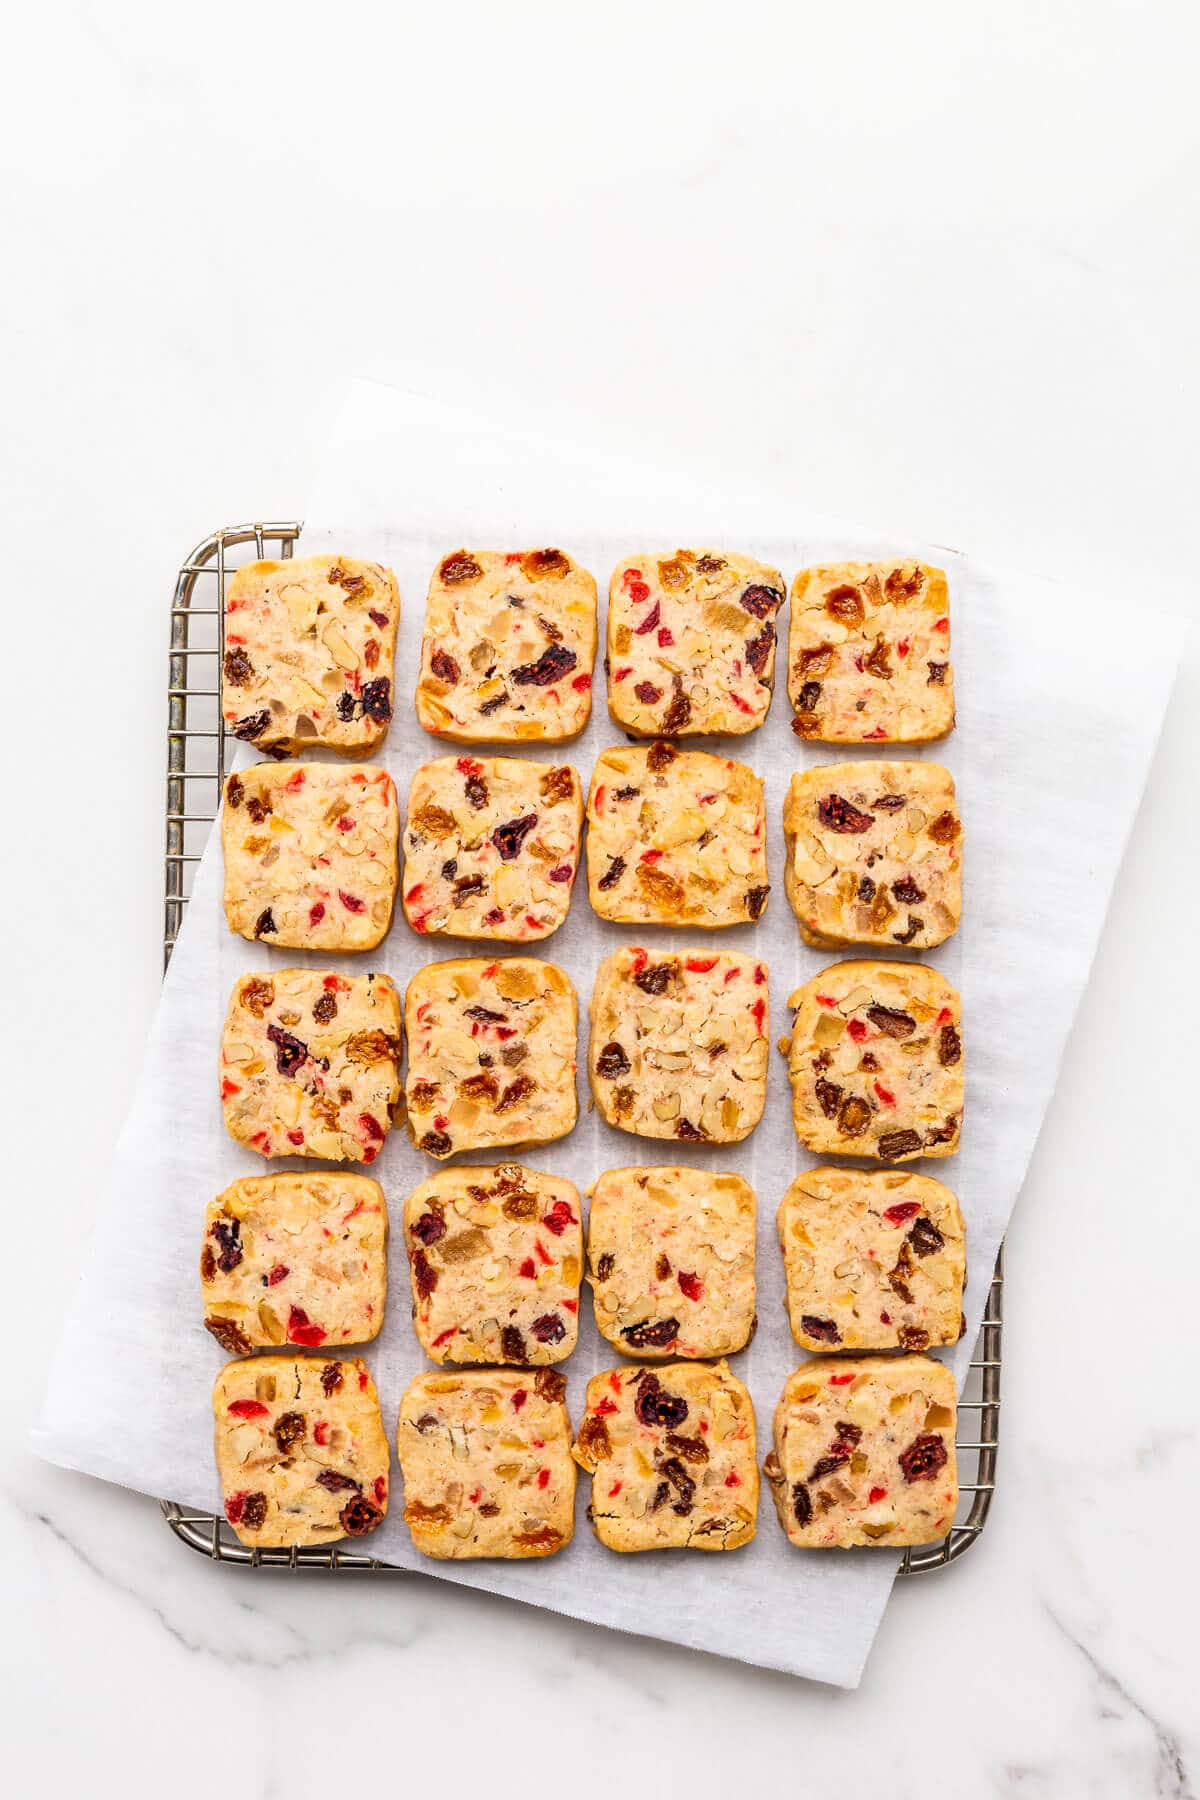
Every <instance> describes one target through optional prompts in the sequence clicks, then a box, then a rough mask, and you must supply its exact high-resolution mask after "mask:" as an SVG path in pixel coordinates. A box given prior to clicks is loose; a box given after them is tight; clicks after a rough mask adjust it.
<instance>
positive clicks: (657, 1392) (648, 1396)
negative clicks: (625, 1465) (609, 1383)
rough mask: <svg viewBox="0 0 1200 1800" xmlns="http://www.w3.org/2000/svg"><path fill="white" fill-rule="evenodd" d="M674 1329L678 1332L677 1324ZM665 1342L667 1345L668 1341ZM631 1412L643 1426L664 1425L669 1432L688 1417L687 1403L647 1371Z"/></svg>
mask: <svg viewBox="0 0 1200 1800" xmlns="http://www.w3.org/2000/svg"><path fill="white" fill-rule="evenodd" d="M670 1322H671V1321H670V1320H667V1321H664V1323H667V1324H669V1323H670ZM675 1329H676V1331H678V1329H679V1326H678V1323H676V1326H675ZM625 1335H627V1334H625ZM665 1341H666V1342H667V1343H669V1342H670V1339H669V1338H668V1339H666V1340H665ZM633 1410H634V1412H635V1413H636V1414H637V1416H638V1418H639V1419H640V1420H641V1422H642V1424H643V1425H665V1426H666V1427H667V1429H668V1430H669V1431H675V1430H677V1429H678V1427H679V1426H680V1425H682V1424H683V1422H684V1420H685V1419H686V1418H687V1416H688V1404H687V1401H686V1400H685V1399H683V1397H682V1396H681V1395H679V1394H668V1393H667V1391H666V1389H665V1388H664V1387H663V1385H662V1382H661V1381H660V1380H659V1378H658V1376H657V1375H655V1374H654V1373H653V1372H652V1371H651V1370H649V1369H647V1370H646V1373H645V1374H644V1375H643V1376H642V1377H641V1379H640V1380H639V1382H638V1385H637V1395H636V1397H635V1399H634V1403H633Z"/></svg>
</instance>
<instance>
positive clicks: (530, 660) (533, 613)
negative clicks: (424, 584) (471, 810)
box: [417, 550, 596, 744]
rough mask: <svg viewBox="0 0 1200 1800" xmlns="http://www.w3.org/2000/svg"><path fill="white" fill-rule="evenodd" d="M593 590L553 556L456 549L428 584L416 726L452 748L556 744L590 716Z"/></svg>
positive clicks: (563, 558)
mask: <svg viewBox="0 0 1200 1800" xmlns="http://www.w3.org/2000/svg"><path fill="white" fill-rule="evenodd" d="M595 659H596V583H595V579H594V578H593V577H592V576H591V575H589V574H588V572H587V570H586V569H581V568H580V567H579V564H578V563H576V562H573V561H572V560H571V558H570V557H569V556H567V555H565V554H564V552H563V551H561V550H514V551H510V552H509V553H508V554H507V555H504V554H502V553H501V552H500V551H498V550H456V551H454V553H453V555H451V556H447V557H443V559H442V561H441V562H440V563H439V564H438V567H437V571H436V573H435V575H434V577H433V579H432V581H431V582H430V584H429V599H428V601H427V603H426V607H425V638H424V641H423V643H422V646H421V676H420V680H419V681H418V682H417V717H418V719H419V720H420V721H421V723H422V725H423V726H424V727H425V729H426V731H432V732H434V733H436V735H437V736H438V737H446V738H452V739H453V740H454V742H455V743H458V744H487V743H506V744H508V743H542V744H561V743H563V742H564V741H565V740H566V739H567V738H573V737H577V736H578V735H579V733H580V732H581V731H582V730H583V728H584V726H585V725H586V724H587V722H588V715H589V713H590V712H591V710H592V664H593V662H594V661H595Z"/></svg>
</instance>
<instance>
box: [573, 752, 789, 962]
mask: <svg viewBox="0 0 1200 1800" xmlns="http://www.w3.org/2000/svg"><path fill="white" fill-rule="evenodd" d="M587 816H588V847H587V856H588V892H589V895H590V897H591V902H592V906H593V908H594V910H595V911H596V912H597V913H599V915H600V917H601V918H602V919H613V920H615V921H616V922H617V923H618V924H622V925H702V926H717V925H743V924H745V922H746V920H747V919H759V918H761V917H762V914H763V912H764V911H765V909H766V904H767V895H768V894H769V893H770V888H769V886H768V885H767V821H766V810H765V807H764V805H763V786H762V782H761V781H760V780H759V778H758V776H757V775H755V774H754V772H753V771H752V770H750V769H748V768H747V767H746V765H745V764H744V763H738V762H730V761H729V760H728V759H727V758H726V757H724V756H709V755H707V754H706V753H705V752H704V751H702V750H676V748H675V746H674V745H673V744H663V743H659V744H652V745H651V746H650V748H649V749H648V750H642V749H637V750H635V749H628V750H606V751H605V752H604V753H603V755H602V756H601V757H600V759H599V761H598V762H597V764H596V768H595V772H594V774H593V775H592V791H591V793H590V794H589V796H588V814H587Z"/></svg>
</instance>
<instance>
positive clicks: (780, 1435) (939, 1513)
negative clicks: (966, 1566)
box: [763, 1356, 958, 1550]
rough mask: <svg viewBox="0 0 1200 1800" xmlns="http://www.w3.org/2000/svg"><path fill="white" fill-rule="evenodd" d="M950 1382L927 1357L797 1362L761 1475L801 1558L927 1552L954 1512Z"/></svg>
mask: <svg viewBox="0 0 1200 1800" xmlns="http://www.w3.org/2000/svg"><path fill="white" fill-rule="evenodd" d="M956 1404H957V1401H956V1396H955V1391H954V1377H953V1376H952V1375H951V1373H950V1371H949V1369H947V1368H945V1367H944V1366H943V1364H941V1363H939V1362H934V1361H933V1360H932V1358H930V1357H927V1356H899V1357H896V1356H853V1357H851V1356H847V1357H843V1358H839V1359H838V1360H837V1361H836V1362H829V1361H823V1362H819V1363H818V1362H810V1363H804V1364H803V1365H802V1366H801V1367H800V1368H799V1369H797V1370H796V1372H795V1374H794V1375H789V1377H788V1379H787V1382H786V1383H785V1385H784V1390H783V1395H782V1398H781V1399H780V1402H779V1405H778V1407H777V1408H776V1410H775V1430H774V1449H773V1450H772V1452H771V1454H770V1455H769V1456H768V1457H767V1460H766V1462H765V1463H764V1464H763V1473H764V1475H765V1476H766V1478H767V1482H768V1484H769V1486H770V1488H771V1492H772V1494H773V1496H774V1499H775V1508H776V1511H777V1512H778V1514H779V1522H780V1524H781V1525H782V1526H783V1529H784V1531H785V1532H786V1533H787V1536H788V1539H789V1541H790V1542H791V1543H793V1544H796V1545H798V1546H799V1547H800V1548H801V1549H804V1550H821V1549H830V1548H840V1549H848V1548H850V1547H851V1546H852V1545H857V1544H883V1545H886V1546H887V1548H889V1549H898V1548H899V1547H900V1546H901V1545H903V1544H930V1543H933V1542H935V1541H936V1540H937V1539H938V1538H940V1537H944V1536H945V1534H946V1532H947V1531H948V1530H949V1529H950V1525H951V1523H952V1521H953V1519H954V1514H955V1510H956V1508H957V1506H958V1466H957V1456H956V1452H955V1446H954V1432H955V1419H956V1413H955V1407H956Z"/></svg>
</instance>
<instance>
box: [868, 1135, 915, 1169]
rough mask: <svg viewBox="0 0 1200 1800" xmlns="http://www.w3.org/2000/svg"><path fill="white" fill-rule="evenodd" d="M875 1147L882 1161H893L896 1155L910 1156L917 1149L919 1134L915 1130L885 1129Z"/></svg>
mask: <svg viewBox="0 0 1200 1800" xmlns="http://www.w3.org/2000/svg"><path fill="white" fill-rule="evenodd" d="M876 1148H877V1149H878V1151H879V1154H880V1156H881V1157H882V1158H883V1160H884V1162H894V1161H895V1160H896V1158H897V1157H898V1156H910V1155H911V1154H912V1152H913V1151H914V1150H919V1149H920V1148H921V1136H920V1133H919V1132H916V1131H885V1132H884V1133H883V1135H882V1137H881V1138H880V1139H879V1142H878V1144H877V1146H876Z"/></svg>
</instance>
